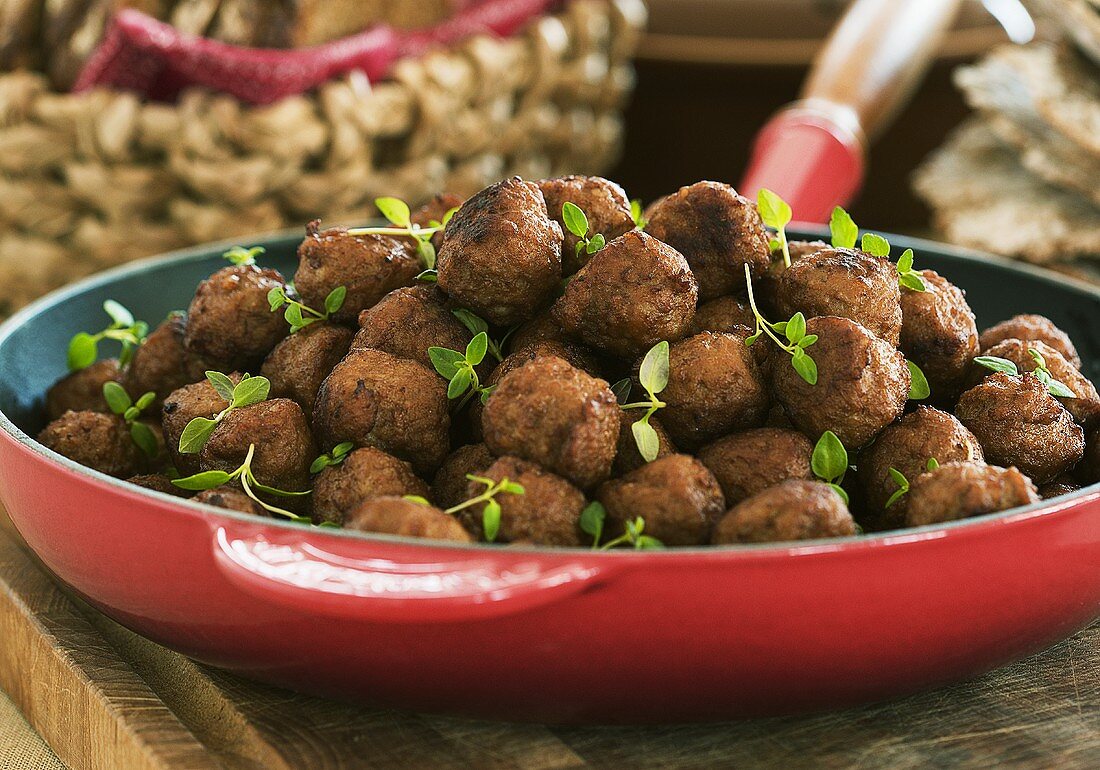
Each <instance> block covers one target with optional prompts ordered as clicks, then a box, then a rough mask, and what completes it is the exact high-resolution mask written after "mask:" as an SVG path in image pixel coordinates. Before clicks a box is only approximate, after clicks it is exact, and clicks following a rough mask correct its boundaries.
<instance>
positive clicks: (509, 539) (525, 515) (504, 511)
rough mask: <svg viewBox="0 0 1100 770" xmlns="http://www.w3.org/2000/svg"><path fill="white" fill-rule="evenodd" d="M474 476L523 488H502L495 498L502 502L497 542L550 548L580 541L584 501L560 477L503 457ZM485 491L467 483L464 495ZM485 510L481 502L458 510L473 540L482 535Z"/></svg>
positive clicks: (573, 544)
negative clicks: (517, 492) (520, 490)
mask: <svg viewBox="0 0 1100 770" xmlns="http://www.w3.org/2000/svg"><path fill="white" fill-rule="evenodd" d="M478 475H480V476H484V477H485V478H488V479H492V480H493V481H496V482H500V481H503V480H505V479H507V480H508V481H513V482H515V483H517V484H519V485H520V486H521V487H523V494H522V495H514V494H510V493H508V492H506V491H505V492H500V493H498V494H497V495H496V497H494V499H495V500H496V501H497V503H499V504H500V529H499V530H498V532H497V536H496V542H499V543H513V542H524V543H530V544H532V545H553V546H578V545H580V544H581V531H580V527H579V523H580V518H581V511H583V510H584V505H585V499H584V494H583V493H582V492H581V491H580V490H579V489H577V488H576V487H575V486H573V485H572V484H570V483H569V482H568V481H566V480H565V479H563V478H562V477H561V476H555V475H554V474H553V473H550V472H549V471H545V470H543V469H542V468H540V467H539V466H537V465H535V464H534V463H529V462H527V461H526V460H520V459H519V458H516V457H501V458H500V459H499V460H497V461H496V462H495V463H493V464H492V465H491V466H489V468H487V469H486V470H485V472H484V473H481V474H478ZM484 491H485V485H484V484H482V483H480V482H477V481H471V482H469V485H468V486H467V488H466V497H467V499H470V498H473V497H474V496H476V495H479V494H481V493H482V492H484ZM484 508H485V506H484V505H475V506H471V507H470V508H466V509H464V510H463V511H462V521H463V523H464V524H465V526H466V529H467V530H468V531H469V532H470V533H472V534H473V535H474V537H475V539H481V538H482V537H483V536H484V532H483V529H482V521H483V518H482V516H483V511H484Z"/></svg>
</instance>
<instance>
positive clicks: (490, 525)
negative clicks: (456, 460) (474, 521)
mask: <svg viewBox="0 0 1100 770" xmlns="http://www.w3.org/2000/svg"><path fill="white" fill-rule="evenodd" d="M466 478H468V479H469V480H470V481H476V482H478V483H479V484H484V485H485V491H484V492H482V493H481V494H480V495H476V496H474V497H471V498H470V499H469V500H467V501H465V502H462V503H459V504H458V505H456V506H454V507H452V508H448V509H447V510H446V511H445V513H458V512H459V511H461V510H465V509H466V508H470V507H472V506H475V505H477V504H479V503H485V507H484V508H483V509H482V511H481V528H482V530H483V531H484V532H485V539H486V540H487V541H488V542H490V543H492V542H493V541H494V540H496V539H497V534H498V533H499V532H500V503H499V502H497V500H496V496H497V495H498V494H500V493H501V492H507V493H508V494H510V495H522V494H524V493H525V492H526V490H525V489H524V488H523V486H522V485H521V484H517V483H515V482H514V481H509V480H508V479H507V478H503V479H501V480H500V481H493V480H492V479H489V478H485V477H484V476H475V475H474V474H472V473H467V474H466Z"/></svg>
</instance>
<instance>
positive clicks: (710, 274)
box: [646, 182, 771, 301]
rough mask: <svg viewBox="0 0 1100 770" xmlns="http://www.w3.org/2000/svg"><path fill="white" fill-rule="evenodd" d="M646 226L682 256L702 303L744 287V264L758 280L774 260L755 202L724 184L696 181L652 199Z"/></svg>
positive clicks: (652, 233)
mask: <svg viewBox="0 0 1100 770" xmlns="http://www.w3.org/2000/svg"><path fill="white" fill-rule="evenodd" d="M646 230H647V231H648V232H649V233H650V235H652V236H653V237H654V238H657V239H658V240H661V241H664V242H665V243H667V244H668V245H670V246H672V247H673V248H674V249H676V250H677V251H679V252H680V253H681V254H683V255H684V258H685V259H687V262H688V264H689V265H691V271H692V273H694V274H695V278H696V280H698V282H699V297H700V299H702V300H704V301H705V300H710V299H714V298H715V297H721V296H723V295H725V294H732V293H734V292H736V291H739V290H741V289H744V287H745V265H746V264H747V265H748V266H749V270H750V271H751V272H752V276H753V278H757V277H759V276H762V275H763V274H764V272H765V271H766V270H767V269H768V264H769V263H770V262H771V250H770V248H769V243H768V241H769V239H768V235H767V231H766V230H765V228H764V222H763V221H762V220H761V219H760V212H759V211H757V210H756V205H755V204H754V203H753V202H752V201H750V200H749V199H748V198H745V197H744V196H741V195H738V194H737V191H736V190H734V189H733V188H732V187H730V186H729V185H728V184H722V183H721V182H696V183H695V184H693V185H690V186H688V187H681V188H680V190H679V191H678V192H676V193H674V194H673V195H669V196H668V197H666V198H663V199H662V200H660V201H658V202H657V203H654V204H653V206H652V207H651V211H650V215H649V224H648V225H646Z"/></svg>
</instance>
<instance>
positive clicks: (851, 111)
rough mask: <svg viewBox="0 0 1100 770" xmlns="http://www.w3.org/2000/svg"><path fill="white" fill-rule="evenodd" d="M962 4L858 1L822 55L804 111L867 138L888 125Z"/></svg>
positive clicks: (952, 0) (813, 72)
mask: <svg viewBox="0 0 1100 770" xmlns="http://www.w3.org/2000/svg"><path fill="white" fill-rule="evenodd" d="M959 5H960V0H855V2H853V3H852V5H851V7H850V8H849V9H848V11H847V12H846V13H845V15H844V17H843V18H842V19H841V21H840V23H839V24H838V25H837V27H836V28H835V29H834V30H833V32H832V34H831V35H830V36H829V39H828V40H827V41H826V43H825V46H824V48H822V50H821V53H819V54H818V56H817V58H816V60H815V61H814V64H813V67H812V68H811V71H810V75H809V77H808V78H807V79H806V82H805V84H804V85H803V89H802V100H803V106H804V107H807V108H811V109H820V110H821V111H823V112H827V113H829V114H831V115H832V116H833V117H834V118H835V119H838V120H839V121H841V122H842V123H847V124H848V128H849V129H850V130H852V131H854V132H856V133H857V134H859V135H861V136H862V137H864V138H865V139H871V138H874V136H875V135H876V134H877V133H878V132H879V131H881V130H882V129H884V128H885V127H886V126H887V125H889V122H890V120H891V119H892V118H893V117H894V115H895V114H896V113H897V112H898V110H900V109H901V107H902V106H903V105H904V104H905V103H906V102H907V101H908V99H909V97H910V96H911V95H912V92H913V91H914V90H915V89H916V87H917V84H918V83H919V82H920V79H921V77H922V76H923V75H924V73H925V71H926V70H927V69H928V67H929V66H930V65H931V63H932V60H933V58H934V57H935V55H936V52H937V50H938V49H939V45H940V43H941V41H942V39H943V35H944V33H945V32H946V31H947V29H948V27H950V25H951V23H952V22H953V21H954V19H955V14H956V12H957V11H958V9H959Z"/></svg>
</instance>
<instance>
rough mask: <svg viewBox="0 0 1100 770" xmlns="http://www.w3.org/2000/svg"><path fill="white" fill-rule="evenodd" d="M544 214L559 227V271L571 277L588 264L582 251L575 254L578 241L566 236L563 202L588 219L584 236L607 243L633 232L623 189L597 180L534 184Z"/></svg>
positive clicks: (585, 178) (580, 178) (583, 178)
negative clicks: (541, 199) (541, 198)
mask: <svg viewBox="0 0 1100 770" xmlns="http://www.w3.org/2000/svg"><path fill="white" fill-rule="evenodd" d="M538 186H539V189H540V190H541V191H542V197H543V198H544V199H545V200H546V210H547V212H549V214H550V218H551V219H553V220H554V221H556V222H557V223H558V225H560V226H561V231H562V233H563V235H564V237H565V239H564V241H563V243H562V247H561V261H562V270H563V272H564V273H565V274H566V275H571V274H573V273H575V272H577V271H578V270H580V269H581V268H582V267H584V265H585V264H586V263H587V262H588V259H589V255H588V254H587V253H586V252H585V250H584V249H581V250H580V253H579V254H578V253H577V244H578V243H580V238H578V237H577V236H575V235H573V233H571V232H569V228H567V227H566V226H565V222H564V220H563V219H562V207H563V206H564V205H565V204H566V202H569V203H573V204H575V205H577V206H579V207H580V209H581V211H583V212H584V214H585V216H586V217H587V218H588V235H589V237H592V236H594V235H596V234H597V233H599V234H601V235H603V237H604V238H605V239H607V240H609V241H612V240H614V239H616V238H618V237H619V236H620V235H622V234H623V233H627V232H629V231H631V230H633V229H634V219H633V218H632V217H631V216H630V201H629V200H628V199H627V197H626V193H625V192H624V191H623V188H622V187H620V186H619V185H617V184H615V183H614V182H612V181H610V180H608V179H604V178H603V177H600V176H566V177H561V178H559V179H543V180H541V181H539V182H538Z"/></svg>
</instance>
